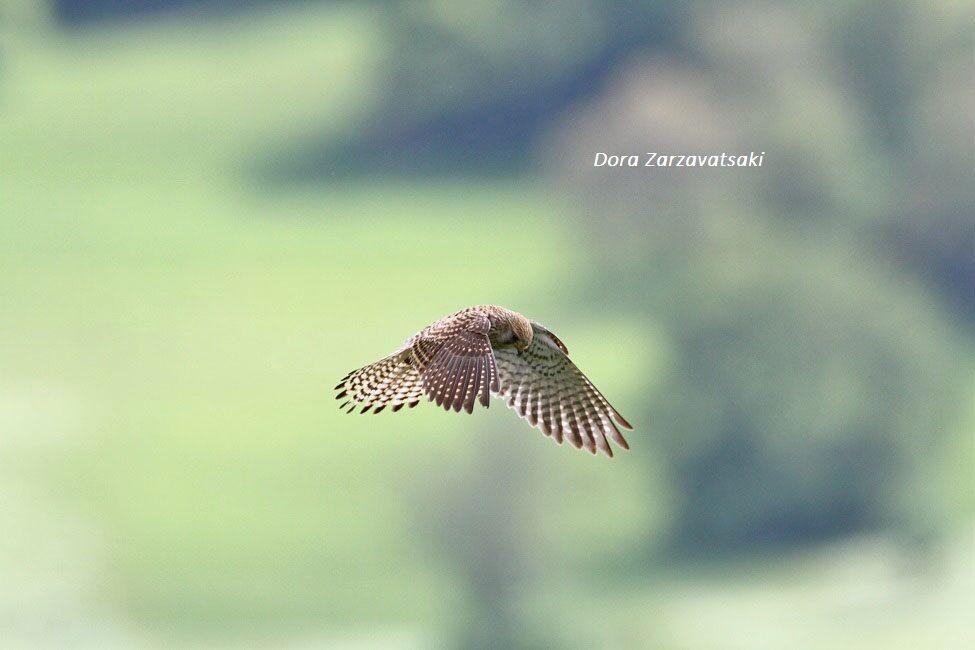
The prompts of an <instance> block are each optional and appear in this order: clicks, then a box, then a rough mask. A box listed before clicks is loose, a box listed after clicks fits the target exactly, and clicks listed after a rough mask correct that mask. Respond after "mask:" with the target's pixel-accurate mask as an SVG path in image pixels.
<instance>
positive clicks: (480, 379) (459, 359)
mask: <svg viewBox="0 0 975 650" xmlns="http://www.w3.org/2000/svg"><path fill="white" fill-rule="evenodd" d="M490 327H491V323H490V321H489V320H488V318H487V316H484V315H482V314H470V315H465V317H463V318H460V319H458V320H457V321H456V322H451V323H449V324H447V325H446V326H445V327H444V328H443V329H442V330H441V331H438V332H434V333H431V335H430V336H431V338H433V339H434V340H436V341H437V345H436V351H435V352H433V353H432V356H431V358H430V361H429V363H427V364H425V367H424V368H423V371H422V373H421V377H422V380H423V390H424V392H425V393H426V394H427V397H428V398H429V399H430V401H432V402H436V404H437V406H443V407H444V410H446V411H449V410H450V409H453V410H454V411H460V409H461V407H463V408H464V410H465V411H467V412H468V413H472V412H473V411H474V400H475V399H478V400H479V401H480V402H481V405H482V406H485V407H487V406H488V405H489V404H490V399H491V391H494V392H497V390H498V370H497V365H496V364H495V360H494V352H493V350H492V349H491V341H490V340H489V339H488V331H489V330H490ZM424 346H426V347H431V346H429V343H428V342H426V341H425V342H424V343H423V344H421V347H424Z"/></svg>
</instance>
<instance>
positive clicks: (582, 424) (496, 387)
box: [335, 305, 633, 456]
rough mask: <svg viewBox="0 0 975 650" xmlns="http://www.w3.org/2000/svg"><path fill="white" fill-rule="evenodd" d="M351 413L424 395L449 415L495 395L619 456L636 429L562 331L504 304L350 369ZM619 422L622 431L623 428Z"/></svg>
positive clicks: (561, 432)
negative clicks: (626, 434) (627, 433)
mask: <svg viewBox="0 0 975 650" xmlns="http://www.w3.org/2000/svg"><path fill="white" fill-rule="evenodd" d="M335 389H336V390H337V391H338V395H337V396H336V397H337V399H340V400H343V402H342V408H345V409H347V410H348V411H349V412H350V413H351V412H352V411H354V410H355V409H356V408H357V407H361V408H360V409H359V412H360V413H367V412H369V411H370V410H371V411H372V412H373V413H379V412H380V411H382V410H383V409H385V408H386V407H387V406H389V407H390V410H392V411H398V410H399V409H401V408H403V406H404V405H406V406H409V407H410V408H412V407H414V406H416V405H417V404H418V403H419V402H420V399H421V397H423V395H426V396H427V399H428V400H429V401H431V402H435V403H436V404H437V406H442V407H443V408H444V409H445V410H447V411H449V410H451V409H453V410H454V411H460V410H461V408H463V409H464V410H465V411H467V412H468V413H471V412H473V411H474V403H475V401H479V402H480V403H481V405H483V406H485V407H487V406H488V405H489V404H490V395H491V393H494V394H496V395H498V396H499V397H501V398H502V399H504V400H505V402H506V403H507V404H508V406H509V407H511V408H512V409H514V410H515V411H516V412H517V413H518V415H520V416H521V417H522V418H524V419H525V420H528V422H529V423H531V425H532V426H533V427H535V428H537V429H539V430H541V431H542V432H543V433H544V434H545V435H547V436H550V437H551V438H553V439H554V440H555V441H556V442H558V443H559V444H562V441H563V440H568V441H569V442H571V443H572V444H573V445H575V446H576V447H577V448H580V449H581V448H583V447H585V448H586V449H588V450H589V451H590V452H592V453H594V454H595V453H596V451H597V450H601V451H602V452H604V453H605V454H606V455H608V456H612V455H613V449H612V447H611V446H610V444H609V440H610V439H612V440H613V442H615V443H616V444H618V445H619V446H620V447H622V448H624V449H629V445H628V444H627V443H626V440H625V439H624V438H623V435H622V434H621V433H620V430H619V428H618V426H621V427H624V428H626V429H633V427H632V426H630V423H629V422H627V421H626V420H624V419H623V417H622V416H621V415H620V414H619V413H618V412H617V411H616V409H614V408H613V407H612V406H611V405H610V404H609V402H608V401H606V398H605V397H603V395H602V393H600V392H599V390H597V389H596V387H595V386H593V384H592V382H590V381H589V379H588V378H587V377H586V376H585V375H584V374H582V371H581V370H579V369H578V368H577V367H576V366H575V364H574V363H572V361H570V360H569V351H568V350H567V349H566V347H565V345H564V344H563V343H562V341H560V340H559V339H558V338H557V337H556V336H555V335H554V334H552V333H551V332H550V331H548V330H547V329H545V328H544V327H542V326H541V325H539V324H538V323H536V322H534V321H529V320H528V319H527V318H525V317H524V316H522V315H521V314H518V313H516V312H513V311H511V310H509V309H505V308H504V307H498V306H496V305H480V306H478V307H469V308H467V309H464V310H461V311H459V312H457V313H456V314H451V315H450V316H447V317H446V318H442V319H440V320H438V321H437V322H436V323H433V324H432V325H430V326H428V327H425V328H423V329H422V330H420V331H419V332H418V333H417V334H416V335H414V336H413V337H411V338H410V339H409V340H408V341H407V342H406V343H405V344H404V345H403V347H401V348H400V349H399V350H397V351H396V352H394V353H393V354H391V355H390V356H388V357H386V358H385V359H381V360H379V361H377V362H375V363H372V364H369V365H368V366H365V367H363V368H359V369H358V370H354V371H352V372H350V373H349V374H348V375H346V376H345V378H343V379H342V381H341V382H339V385H338V386H336V387H335ZM617 425H618V426H617Z"/></svg>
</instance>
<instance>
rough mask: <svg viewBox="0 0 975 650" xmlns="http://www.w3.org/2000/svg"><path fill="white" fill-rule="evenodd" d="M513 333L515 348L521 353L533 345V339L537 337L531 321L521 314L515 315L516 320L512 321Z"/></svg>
mask: <svg viewBox="0 0 975 650" xmlns="http://www.w3.org/2000/svg"><path fill="white" fill-rule="evenodd" d="M511 331H512V332H513V333H514V335H515V347H516V348H518V350H519V351H524V350H526V349H528V346H529V345H531V343H532V338H533V337H534V336H535V332H534V331H533V330H532V324H531V321H530V320H528V319H527V318H525V317H524V316H522V315H521V314H514V318H512V319H511Z"/></svg>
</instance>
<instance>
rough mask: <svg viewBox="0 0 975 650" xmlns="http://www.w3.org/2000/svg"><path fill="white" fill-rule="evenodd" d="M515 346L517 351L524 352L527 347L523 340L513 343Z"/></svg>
mask: <svg viewBox="0 0 975 650" xmlns="http://www.w3.org/2000/svg"><path fill="white" fill-rule="evenodd" d="M515 347H516V348H518V351H519V352H524V351H525V350H527V349H528V344H527V343H525V342H524V341H518V342H517V343H515Z"/></svg>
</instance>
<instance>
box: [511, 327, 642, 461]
mask: <svg viewBox="0 0 975 650" xmlns="http://www.w3.org/2000/svg"><path fill="white" fill-rule="evenodd" d="M533 329H534V337H533V339H532V343H531V345H529V346H528V348H527V349H525V350H524V351H521V352H519V351H517V350H516V349H511V348H505V349H498V350H495V358H496V359H497V366H498V375H499V377H500V390H499V391H498V393H499V395H500V396H501V397H502V398H504V400H505V402H507V404H508V406H509V407H511V408H512V409H514V410H515V411H517V412H518V415H520V416H521V417H523V418H524V419H526V420H528V422H529V423H531V425H532V426H533V427H535V428H537V429H540V430H541V431H542V433H544V434H545V435H547V436H551V437H553V438H554V439H555V441H556V442H558V443H559V444H562V440H563V439H568V440H569V442H571V443H572V444H573V445H575V446H576V447H577V448H582V447H583V446H585V447H586V448H587V449H588V450H589V451H590V452H592V453H594V454H595V453H596V449H597V448H598V449H600V450H601V451H602V452H603V453H605V454H606V455H607V456H612V455H613V449H612V447H610V445H609V441H608V439H609V438H611V439H612V440H613V442H615V443H616V444H618V445H619V446H620V447H622V448H623V449H629V448H630V446H629V445H628V444H627V442H626V439H624V438H623V435H622V434H621V433H620V430H619V428H617V425H619V426H622V427H624V428H626V429H631V430H632V429H633V427H632V426H631V425H630V423H629V422H627V421H626V420H625V419H623V416H621V415H620V414H619V413H618V412H617V411H616V409H614V408H613V407H612V406H611V405H610V403H609V402H608V401H606V398H605V397H603V395H602V393H600V392H599V390H598V389H597V388H596V387H595V386H593V384H592V382H590V381H589V379H588V378H587V377H586V376H585V375H584V374H582V371H581V370H579V368H577V367H576V365H575V364H574V363H572V361H571V360H570V359H569V356H568V354H567V352H566V351H565V346H564V345H562V342H561V341H559V340H558V339H557V338H556V337H555V336H554V335H552V334H550V333H549V332H548V330H546V329H544V328H542V327H541V326H538V325H537V324H535V323H533Z"/></svg>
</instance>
